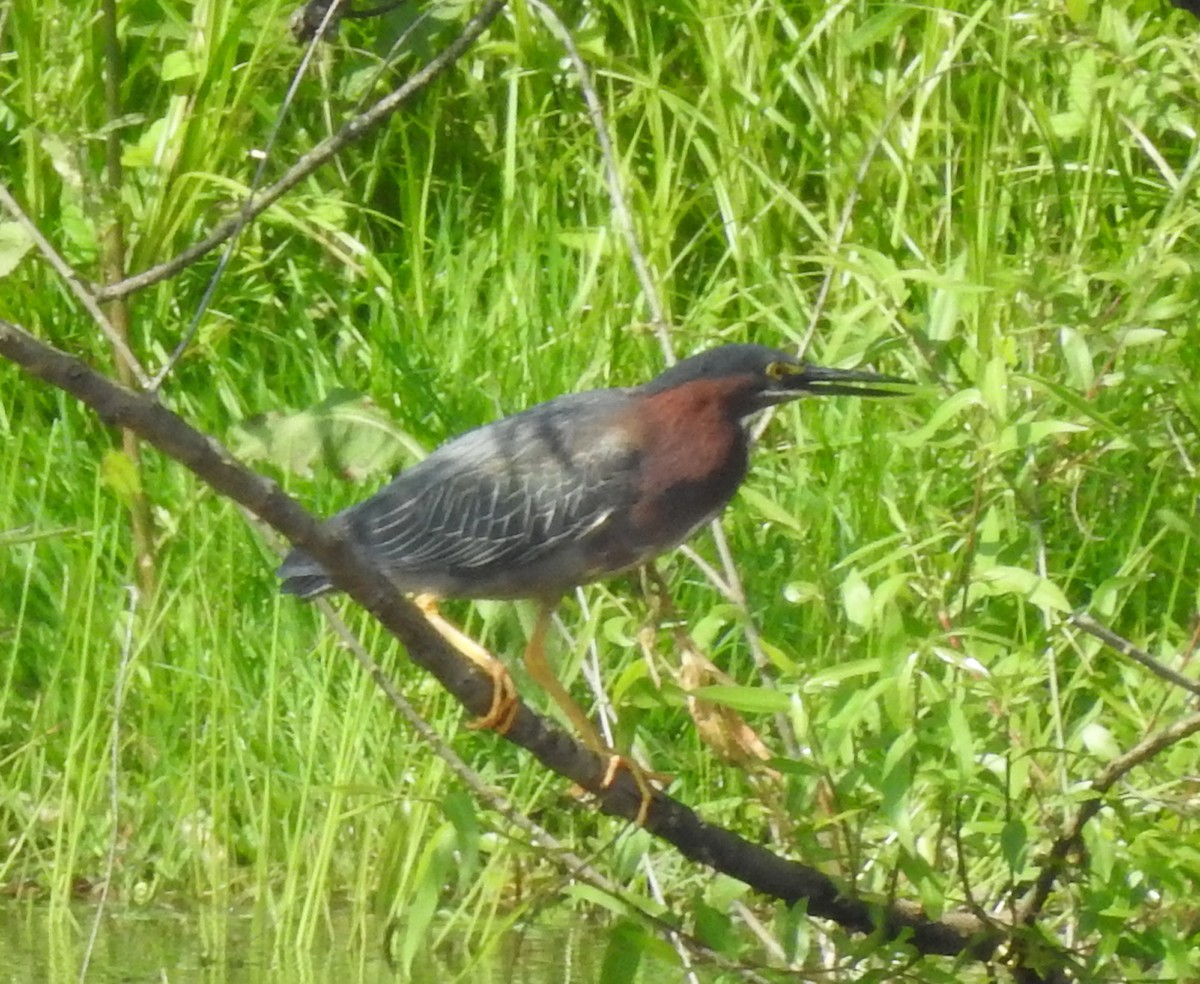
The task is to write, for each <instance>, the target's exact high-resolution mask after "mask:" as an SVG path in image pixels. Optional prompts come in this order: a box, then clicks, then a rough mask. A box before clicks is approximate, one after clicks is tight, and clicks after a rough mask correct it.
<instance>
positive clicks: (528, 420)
mask: <svg viewBox="0 0 1200 984" xmlns="http://www.w3.org/2000/svg"><path fill="white" fill-rule="evenodd" d="M628 401H629V396H628V393H627V392H626V391H623V390H598V391H594V392H590V393H581V394H576V395H574V396H565V397H560V398H559V399H557V400H553V401H551V402H550V403H547V404H543V405H541V406H539V407H535V408H534V409H533V410H529V411H526V412H524V413H520V414H516V415H515V416H512V417H506V418H505V419H503V420H500V421H497V422H496V423H494V424H490V425H488V426H485V427H481V428H479V429H477V430H474V431H471V432H469V433H467V434H464V435H462V436H461V437H459V438H456V439H455V440H453V441H450V442H449V443H447V444H445V445H443V446H442V447H440V448H439V449H438V450H437V451H435V452H434V453H433V454H431V455H430V456H429V457H428V458H426V459H425V460H424V461H423V462H421V463H420V464H419V465H417V466H415V467H413V468H411V469H409V470H408V471H405V472H403V473H402V474H400V475H399V476H398V477H397V478H396V479H395V480H394V481H393V482H392V483H391V484H389V485H387V486H386V487H385V488H383V489H382V490H380V491H379V492H378V493H377V494H376V495H374V496H372V497H371V498H370V499H367V500H366V501H364V502H362V503H359V504H358V505H356V506H352V507H350V508H349V509H346V510H344V511H343V512H341V513H338V514H337V515H336V516H334V517H332V518H331V519H330V520H329V524H330V527H331V529H332V530H333V531H337V532H342V533H344V534H346V535H348V536H349V537H350V538H351V539H353V540H354V541H355V542H356V543H358V544H359V545H360V546H361V547H363V548H364V549H365V550H366V551H367V552H368V553H369V554H370V555H371V557H372V558H373V559H374V560H375V562H376V563H377V564H379V566H381V567H382V568H383V569H384V570H386V571H387V572H388V574H389V575H391V577H392V579H393V580H394V581H395V582H396V584H397V585H398V586H400V587H401V588H402V589H404V590H411V591H430V592H432V593H435V594H440V595H446V596H455V595H467V596H475V597H503V596H521V595H524V594H527V593H534V592H535V591H536V589H537V588H538V586H539V581H546V580H549V581H552V580H554V579H555V578H556V577H557V578H561V579H563V580H564V581H565V582H568V583H570V582H573V581H575V580H582V577H579V576H578V574H580V573H582V572H580V571H576V575H577V576H576V577H572V576H570V573H571V569H572V568H578V567H579V566H580V564H581V562H582V561H581V559H580V558H579V557H578V551H579V549H580V541H582V540H584V539H585V538H587V537H589V535H591V534H592V533H593V532H594V531H598V530H599V529H600V528H601V527H602V526H604V525H605V524H606V523H607V522H608V521H609V519H610V517H611V516H613V514H614V513H620V514H621V515H622V516H623V515H624V514H625V513H627V512H628V510H629V508H630V506H631V505H632V502H633V499H634V496H635V494H636V476H637V467H638V458H639V455H638V450H637V448H636V446H635V444H634V442H633V440H632V437H631V435H630V434H629V432H628V431H627V430H626V429H625V428H623V427H621V426H620V425H619V423H618V421H619V420H620V416H621V414H622V411H623V410H624V409H625V408H626V407H627V406H628ZM293 558H295V559H293ZM304 561H307V564H305V563H303V562H304ZM280 573H281V574H282V575H283V576H285V577H286V578H288V579H289V580H288V582H287V583H285V590H292V591H293V592H294V593H297V594H301V595H309V594H315V593H319V591H321V590H327V589H328V582H327V580H325V579H324V574H323V572H322V571H321V570H320V567H319V566H317V565H316V564H315V563H314V562H312V561H311V560H309V558H307V557H304V556H303V555H298V556H297V555H295V554H294V555H293V556H292V557H289V558H288V560H287V561H285V563H284V567H283V568H281V570H280ZM562 586H564V587H565V586H566V584H565V583H564V584H563V585H562Z"/></svg>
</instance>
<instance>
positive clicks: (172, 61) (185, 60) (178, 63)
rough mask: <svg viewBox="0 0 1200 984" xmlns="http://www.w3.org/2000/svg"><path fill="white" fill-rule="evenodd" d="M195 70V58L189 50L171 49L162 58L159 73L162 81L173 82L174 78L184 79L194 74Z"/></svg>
mask: <svg viewBox="0 0 1200 984" xmlns="http://www.w3.org/2000/svg"><path fill="white" fill-rule="evenodd" d="M196 70H197V69H196V60H195V59H194V58H193V57H192V55H191V52H189V51H186V50H184V51H172V52H171V53H170V54H168V55H167V57H166V58H164V59H163V63H162V71H161V72H160V73H159V74H160V75H162V80H163V81H164V82H173V81H174V80H175V79H186V78H188V77H189V76H192V75H195V74H196Z"/></svg>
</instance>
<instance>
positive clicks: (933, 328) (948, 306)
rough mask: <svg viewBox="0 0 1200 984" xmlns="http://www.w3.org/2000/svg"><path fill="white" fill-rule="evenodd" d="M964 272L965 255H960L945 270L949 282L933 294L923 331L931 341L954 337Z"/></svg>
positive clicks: (965, 264)
mask: <svg viewBox="0 0 1200 984" xmlns="http://www.w3.org/2000/svg"><path fill="white" fill-rule="evenodd" d="M966 270H967V255H966V253H960V254H959V255H958V256H957V257H956V258H955V260H954V262H953V264H951V267H950V269H949V270H947V274H948V276H949V277H950V278H951V282H950V283H947V284H946V285H945V286H942V287H938V288H937V290H935V291H934V293H933V300H932V301H931V302H930V305H929V322H928V324H927V326H926V329H925V330H926V332H927V334H928V335H929V338H930V340H931V341H934V342H948V341H949V340H950V339H951V338H953V337H954V334H955V331H956V330H957V328H958V322H959V305H960V299H961V298H962V296H963V293H964V292H963V290H962V289H961V286H962V285H961V281H962V278H963V277H964V276H965V274H966ZM968 286H969V285H968Z"/></svg>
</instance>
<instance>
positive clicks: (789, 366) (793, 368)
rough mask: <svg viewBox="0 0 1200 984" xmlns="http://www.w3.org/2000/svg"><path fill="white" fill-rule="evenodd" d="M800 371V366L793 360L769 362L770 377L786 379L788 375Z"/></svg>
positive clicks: (768, 373) (768, 372) (768, 371)
mask: <svg viewBox="0 0 1200 984" xmlns="http://www.w3.org/2000/svg"><path fill="white" fill-rule="evenodd" d="M799 371H800V367H799V366H797V365H794V364H793V363H791V362H769V363H767V376H768V377H769V378H770V379H786V378H787V377H788V376H794V375H796V373H798V372H799Z"/></svg>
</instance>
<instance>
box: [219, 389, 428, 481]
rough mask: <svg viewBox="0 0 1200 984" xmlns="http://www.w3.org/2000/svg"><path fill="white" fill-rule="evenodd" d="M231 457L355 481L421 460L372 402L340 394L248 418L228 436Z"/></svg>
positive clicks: (417, 448) (415, 448) (418, 449)
mask: <svg viewBox="0 0 1200 984" xmlns="http://www.w3.org/2000/svg"><path fill="white" fill-rule="evenodd" d="M229 441H230V446H231V448H232V450H233V451H234V453H235V454H237V455H238V456H239V457H240V458H243V459H245V460H247V461H264V460H265V461H269V462H270V463H271V464H273V465H275V466H276V467H277V468H282V469H284V470H286V471H290V472H293V473H295V474H300V475H309V474H311V473H312V470H313V467H314V466H315V464H316V463H317V462H318V461H320V462H321V463H322V465H323V467H325V468H329V469H331V470H333V471H336V472H338V473H339V474H342V475H346V476H348V477H350V478H352V479H355V480H359V479H363V478H366V477H368V476H371V475H376V474H380V473H384V474H390V473H391V472H393V471H394V470H395V469H396V467H397V465H398V464H400V463H401V462H408V461H412V460H414V459H416V460H420V459H421V458H423V457H424V456H425V452H424V450H423V449H422V448H421V446H420V444H418V442H417V441H416V440H415V439H414V438H413V437H412V436H411V435H410V434H408V433H407V432H406V431H404V430H402V429H401V428H399V427H397V426H396V425H395V423H394V422H393V421H392V420H391V419H390V418H389V417H388V416H387V414H385V413H383V411H381V410H379V409H378V408H377V407H375V406H374V405H373V404H372V403H371V402H370V400H368V399H367V398H365V397H363V396H360V395H359V394H357V393H353V392H350V391H348V390H338V391H335V392H334V393H331V394H330V395H329V396H328V397H326V398H325V399H324V400H322V401H321V402H320V403H318V404H317V405H316V406H315V407H312V408H311V409H308V410H300V411H298V412H296V413H283V412H279V411H272V412H270V413H265V414H261V415H259V416H257V417H251V418H250V419H248V420H244V421H242V423H241V424H239V425H238V426H236V427H235V428H233V431H232V433H231V434H230V436H229Z"/></svg>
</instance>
